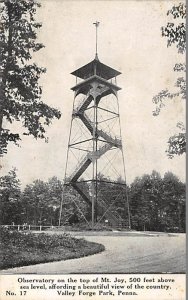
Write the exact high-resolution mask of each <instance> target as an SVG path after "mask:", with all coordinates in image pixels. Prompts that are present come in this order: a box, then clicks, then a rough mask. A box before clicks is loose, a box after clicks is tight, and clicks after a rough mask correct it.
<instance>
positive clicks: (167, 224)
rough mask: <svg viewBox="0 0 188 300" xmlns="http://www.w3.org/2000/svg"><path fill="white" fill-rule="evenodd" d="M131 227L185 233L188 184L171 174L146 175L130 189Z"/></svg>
mask: <svg viewBox="0 0 188 300" xmlns="http://www.w3.org/2000/svg"><path fill="white" fill-rule="evenodd" d="M130 210H131V221H132V228H133V229H137V230H153V231H171V232H173V231H179V232H183V231H184V230H185V184H183V183H182V182H181V181H180V180H179V179H178V178H177V176H175V175H174V174H172V173H170V172H168V173H165V175H164V177H163V178H161V176H160V174H159V173H157V172H156V171H153V172H152V174H150V175H149V174H144V175H143V176H142V177H140V178H139V177H137V178H136V179H135V180H134V182H133V183H132V184H131V186H130Z"/></svg>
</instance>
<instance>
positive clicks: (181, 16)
mask: <svg viewBox="0 0 188 300" xmlns="http://www.w3.org/2000/svg"><path fill="white" fill-rule="evenodd" d="M167 16H170V17H172V19H173V22H168V23H167V25H166V26H163V27H162V28H161V31H162V36H163V37H166V38H167V47H169V46H173V45H176V47H177V49H178V53H180V54H184V53H185V50H186V24H185V18H186V6H185V4H184V3H179V4H178V5H174V6H173V7H172V9H170V10H169V11H168V12H167ZM175 19H177V20H179V21H180V23H178V24H176V23H177V21H176V20H175ZM185 71H186V66H185V64H184V63H177V64H175V66H174V72H182V73H183V74H182V75H181V77H178V78H177V81H176V84H175V86H176V87H177V89H178V90H177V92H175V93H171V92H170V91H169V90H167V89H166V90H162V91H161V92H160V93H158V95H156V96H154V97H153V102H154V103H155V104H156V109H155V111H154V112H153V115H154V116H157V115H158V114H159V113H160V111H161V108H162V107H164V106H165V101H166V100H168V99H173V98H174V97H179V98H180V99H183V100H184V99H186V80H185ZM177 127H178V128H179V129H180V132H179V133H178V134H175V135H173V136H171V137H170V138H169V140H168V149H167V151H166V152H167V154H168V157H169V158H173V157H174V155H181V154H183V153H185V152H186V134H185V126H184V124H183V123H182V122H178V123H177Z"/></svg>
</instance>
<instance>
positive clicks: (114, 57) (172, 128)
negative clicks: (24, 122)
mask: <svg viewBox="0 0 188 300" xmlns="http://www.w3.org/2000/svg"><path fill="white" fill-rule="evenodd" d="M41 2H42V7H41V8H40V9H39V10H38V12H37V19H38V20H40V21H41V22H42V24H43V26H42V28H41V29H40V32H39V34H38V40H39V41H40V42H42V43H43V44H44V45H45V48H44V49H42V50H40V51H39V52H37V53H35V55H34V56H33V59H34V61H35V62H37V63H38V64H39V65H40V66H43V67H46V68H47V73H46V74H45V75H43V76H42V78H41V80H40V84H41V85H42V87H43V95H42V101H44V102H45V103H47V104H48V105H50V106H53V107H56V108H58V109H60V110H61V112H62V117H61V119H60V120H55V121H53V123H52V125H51V126H50V127H49V128H48V129H47V136H48V137H49V142H48V143H45V142H44V141H41V140H37V141H36V140H35V139H34V138H32V137H31V136H30V137H27V136H24V137H23V138H22V142H21V143H20V147H16V146H13V145H10V146H9V147H8V154H7V155H5V157H4V158H3V159H2V160H1V165H2V168H1V171H2V174H6V173H7V172H8V171H9V170H10V169H11V168H12V167H16V168H17V170H18V171H17V173H18V177H19V179H20V180H21V182H22V187H24V186H25V185H26V184H29V183H31V182H32V181H33V180H35V179H41V180H44V181H45V180H48V178H50V177H52V176H57V177H58V178H60V179H63V178H64V172H65V162H66V151H67V145H68V135H69V128H70V121H71V111H72V103H73V97H74V95H73V92H72V91H71V87H72V86H74V85H75V78H74V76H72V75H71V74H70V73H71V72H72V71H74V70H76V69H77V68H79V67H81V66H83V65H85V64H87V63H88V62H90V61H91V60H93V59H94V56H95V27H94V25H93V22H95V21H96V20H97V21H99V22H100V26H99V32H98V53H99V60H100V61H101V62H102V63H104V64H107V65H109V66H111V67H112V68H115V69H116V70H119V71H120V72H121V73H122V74H121V75H120V76H118V78H117V80H118V86H120V87H121V88H122V90H121V91H119V105H120V119H121V129H122V141H123V149H124V156H125V168H126V178H127V183H128V184H130V183H131V182H132V181H133V180H134V178H135V177H136V176H141V175H143V174H145V173H151V172H152V170H156V171H158V172H160V173H161V175H162V176H163V175H164V173H165V172H168V171H171V172H173V173H174V174H176V175H177V176H178V177H179V178H180V179H181V180H182V181H185V156H184V155H183V156H177V157H175V158H173V159H172V160H170V159H168V157H167V155H166V153H165V150H166V149H167V141H168V138H169V136H171V135H173V134H174V133H177V132H178V129H177V128H176V124H177V122H179V121H184V118H185V107H184V105H185V104H184V102H183V101H180V100H179V99H176V98H175V99H173V100H171V101H169V102H167V103H166V106H165V107H164V108H163V109H162V111H161V113H160V114H159V116H157V117H154V116H153V114H152V111H153V110H155V105H154V103H153V102H152V98H153V96H155V95H156V94H157V93H158V92H160V91H161V90H163V89H166V88H168V89H169V90H170V91H175V90H176V89H175V87H174V84H175V81H176V78H177V75H178V74H177V73H174V72H173V67H174V65H175V63H177V62H182V61H184V57H183V55H181V54H178V53H177V49H176V47H175V46H172V47H169V48H167V43H166V39H165V38H162V37H161V30H160V28H161V26H163V25H165V24H166V23H167V21H168V18H167V16H166V13H167V11H168V9H170V8H171V7H172V6H173V4H174V3H176V4H178V3H179V0H178V1H159V0H156V1H142V0H141V1H126V0H125V1H116V0H112V1H108V0H107V1H80V0H79V1H63V0H62V1H60V0H59V1H56V0H43V1H41ZM14 127H15V128H19V125H18V124H14Z"/></svg>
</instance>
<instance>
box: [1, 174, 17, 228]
mask: <svg viewBox="0 0 188 300" xmlns="http://www.w3.org/2000/svg"><path fill="white" fill-rule="evenodd" d="M20 194H21V190H20V181H19V179H18V178H17V174H16V169H12V170H10V171H9V172H8V174H7V175H5V176H2V177H0V199H1V202H0V220H1V224H11V223H12V222H14V223H15V224H20V223H21V222H22V205H21V201H20Z"/></svg>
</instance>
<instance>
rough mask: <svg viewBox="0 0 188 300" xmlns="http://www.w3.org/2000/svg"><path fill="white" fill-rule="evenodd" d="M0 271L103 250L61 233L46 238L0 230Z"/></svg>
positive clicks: (42, 235) (96, 245)
mask: <svg viewBox="0 0 188 300" xmlns="http://www.w3.org/2000/svg"><path fill="white" fill-rule="evenodd" d="M0 248H1V259H0V269H7V268H11V267H20V266H27V265H34V264H38V263H45V262H50V261H58V260H66V259H70V258H78V257H83V256H88V255H91V254H95V253H98V252H101V251H104V250H105V247H104V246H103V245H101V244H97V243H93V242H88V241H86V240H84V239H76V238H73V237H71V236H70V235H68V234H65V233H62V235H60V234H53V235H48V234H46V233H39V234H36V233H35V234H34V233H32V232H18V231H9V230H8V229H1V238H0Z"/></svg>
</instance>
